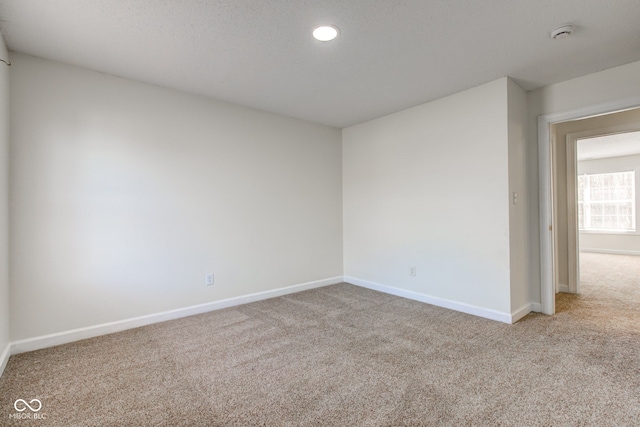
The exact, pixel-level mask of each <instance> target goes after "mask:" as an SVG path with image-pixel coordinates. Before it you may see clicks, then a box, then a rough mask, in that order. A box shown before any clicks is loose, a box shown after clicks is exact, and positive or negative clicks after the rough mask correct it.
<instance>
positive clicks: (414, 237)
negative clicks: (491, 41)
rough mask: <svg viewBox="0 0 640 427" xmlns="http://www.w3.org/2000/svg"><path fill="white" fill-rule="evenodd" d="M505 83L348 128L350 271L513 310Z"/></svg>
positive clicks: (347, 238)
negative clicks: (412, 269)
mask: <svg viewBox="0 0 640 427" xmlns="http://www.w3.org/2000/svg"><path fill="white" fill-rule="evenodd" d="M507 85H508V83H507V79H501V80H497V81H494V82H491V83H488V84H485V85H482V86H479V87H476V88H473V89H470V90H467V91H464V92H461V93H458V94H455V95H452V96H449V97H446V98H443V99H440V100H437V101H434V102H430V103H427V104H424V105H421V106H418V107H414V108H411V109H408V110H405V111H401V112H398V113H395V114H391V115H389V116H385V117H382V118H379V119H376V120H372V121H370V122H366V123H363V124H359V125H356V126H352V127H349V128H346V129H343V133H342V136H343V197H344V199H343V210H344V220H343V221H344V236H343V238H344V267H345V276H346V277H351V278H356V279H358V280H361V281H366V282H369V283H374V284H380V285H384V286H388V287H395V288H400V289H403V290H407V291H410V292H415V293H418V294H421V295H428V296H430V297H434V298H438V299H442V300H449V301H455V302H457V303H462V304H468V305H471V306H475V307H480V308H482V309H487V310H495V311H499V312H502V313H510V311H511V306H510V288H509V286H510V284H509V280H510V264H509V263H510V260H509V200H510V197H509V176H508V163H509V159H508V129H507V128H508V115H507ZM410 266H416V267H417V274H416V276H415V277H411V276H410V275H409V270H410Z"/></svg>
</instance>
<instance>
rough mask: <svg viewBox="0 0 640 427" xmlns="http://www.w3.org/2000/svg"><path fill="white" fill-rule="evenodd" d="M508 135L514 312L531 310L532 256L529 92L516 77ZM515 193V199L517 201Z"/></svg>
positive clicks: (510, 96)
mask: <svg viewBox="0 0 640 427" xmlns="http://www.w3.org/2000/svg"><path fill="white" fill-rule="evenodd" d="M507 83H508V85H507V89H508V94H507V96H508V98H507V101H508V110H507V114H508V126H509V129H508V136H509V145H508V151H509V197H510V198H511V199H510V203H509V261H510V281H511V312H512V313H513V312H514V311H517V310H520V309H523V310H524V314H526V313H528V312H529V311H530V310H529V307H528V305H529V303H530V300H529V276H528V273H529V269H530V268H531V267H530V265H529V260H530V259H531V255H530V253H529V251H530V244H529V233H528V221H529V217H528V194H527V159H526V157H525V154H526V151H527V93H526V92H525V91H524V90H523V89H522V88H521V87H520V86H518V85H517V84H516V83H515V82H514V81H513V80H511V79H508V80H507ZM514 193H515V194H516V200H515V203H514Z"/></svg>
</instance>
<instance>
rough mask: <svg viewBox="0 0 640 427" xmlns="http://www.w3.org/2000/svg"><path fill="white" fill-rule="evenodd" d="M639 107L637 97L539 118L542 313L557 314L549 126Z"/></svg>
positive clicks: (552, 182)
mask: <svg viewBox="0 0 640 427" xmlns="http://www.w3.org/2000/svg"><path fill="white" fill-rule="evenodd" d="M638 107H640V96H637V97H633V98H627V99H620V100H614V101H610V102H605V103H601V104H595V105H591V106H588V107H583V108H578V109H574V110H570V111H564V112H560V113H551V114H544V115H541V116H539V117H538V194H539V215H540V222H539V227H540V229H539V232H540V302H541V305H542V312H543V313H544V314H555V312H556V296H555V289H556V279H555V275H556V271H557V268H556V265H555V248H554V243H553V242H554V233H555V230H554V223H553V217H554V214H555V210H554V206H553V184H554V178H553V168H552V165H553V159H554V158H553V154H552V144H551V125H553V124H556V123H561V122H566V121H569V120H577V119H586V118H588V117H594V116H600V115H603V114H610V113H616V112H620V111H624V110H630V109H632V108H638Z"/></svg>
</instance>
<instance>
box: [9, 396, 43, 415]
mask: <svg viewBox="0 0 640 427" xmlns="http://www.w3.org/2000/svg"><path fill="white" fill-rule="evenodd" d="M33 402H36V403H37V405H38V406H37V407H35V406H36V405H33ZM18 403H22V404H23V405H24V406H26V408H25V407H22V408H19V407H18ZM29 403H31V405H33V406H31V405H29ZM29 403H27V401H26V400H24V399H18V400H16V401H15V402H14V403H13V407H14V408H16V411H18V412H22V411H26V410H27V408H29V409H31V410H32V411H33V412H38V411H39V410H40V409H42V402H40V401H39V400H38V399H31V400H30V401H29Z"/></svg>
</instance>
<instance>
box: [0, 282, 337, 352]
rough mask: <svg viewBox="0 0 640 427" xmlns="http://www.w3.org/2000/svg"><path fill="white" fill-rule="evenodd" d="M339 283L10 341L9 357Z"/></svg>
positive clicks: (314, 284) (271, 292)
mask: <svg viewBox="0 0 640 427" xmlns="http://www.w3.org/2000/svg"><path fill="white" fill-rule="evenodd" d="M343 281H344V280H343V277H342V276H339V277H332V278H330V279H323V280H316V281H313V282H307V283H301V284H299V285H293V286H287V287H284V288H278V289H272V290H269V291H264V292H256V293H253V294H248V295H242V296H239V297H234V298H228V299H224V300H220V301H212V302H208V303H204V304H199V305H194V306H191V307H185V308H179V309H176V310H169V311H164V312H161V313H155V314H149V315H146V316H140V317H134V318H131V319H125V320H119V321H117V322H110V323H104V324H101V325H95V326H88V327H86V328H79V329H73V330H71V331H65V332H59V333H55V334H50V335H43V336H40V337H35V338H29V339H25V340H20V341H14V342H12V343H11V344H10V345H11V351H10V353H11V354H18V353H24V352H27V351H33V350H39V349H42V348H47V347H53V346H56V345H60V344H67V343H70V342H74V341H79V340H83V339H86V338H93V337H97V336H100V335H106V334H111V333H114V332H120V331H124V330H126V329H132V328H138V327H140V326H145V325H150V324H152V323H159V322H164V321H167V320H173V319H178V318H181V317H187V316H193V315H195V314H202V313H206V312H209V311H214V310H220V309H223V308H228V307H234V306H237V305H241V304H247V303H250V302H255V301H261V300H265V299H269V298H275V297H279V296H282V295H287V294H292V293H296V292H301V291H306V290H308V289H314V288H320V287H323V286H329V285H335V284H337V283H341V282H343ZM3 354H4V353H3ZM7 359H8V356H7Z"/></svg>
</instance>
